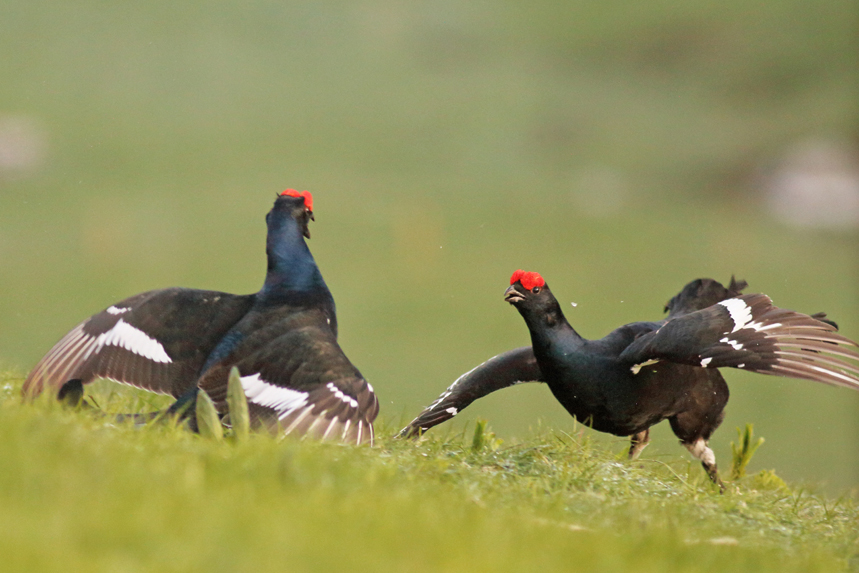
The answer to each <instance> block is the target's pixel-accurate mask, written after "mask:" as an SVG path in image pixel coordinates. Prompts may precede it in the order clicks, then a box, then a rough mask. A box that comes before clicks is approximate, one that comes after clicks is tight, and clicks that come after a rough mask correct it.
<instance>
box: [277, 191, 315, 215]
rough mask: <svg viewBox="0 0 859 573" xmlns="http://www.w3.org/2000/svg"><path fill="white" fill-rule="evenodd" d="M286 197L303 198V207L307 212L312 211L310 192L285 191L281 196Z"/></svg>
mask: <svg viewBox="0 0 859 573" xmlns="http://www.w3.org/2000/svg"><path fill="white" fill-rule="evenodd" d="M283 195H287V196H289V197H304V206H305V207H307V210H308V211H313V195H311V194H310V191H301V192H299V191H296V190H295V189H287V190H286V191H284V192H283V193H281V196H283Z"/></svg>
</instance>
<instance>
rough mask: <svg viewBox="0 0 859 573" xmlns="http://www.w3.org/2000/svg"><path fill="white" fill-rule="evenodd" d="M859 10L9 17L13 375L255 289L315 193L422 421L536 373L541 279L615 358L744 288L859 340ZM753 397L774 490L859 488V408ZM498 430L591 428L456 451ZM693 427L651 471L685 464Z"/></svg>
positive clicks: (2, 241) (820, 396)
mask: <svg viewBox="0 0 859 573" xmlns="http://www.w3.org/2000/svg"><path fill="white" fill-rule="evenodd" d="M856 8H857V7H856V4H855V2H853V1H852V0H849V1H848V0H831V1H829V2H812V1H803V0H786V1H783V2H778V3H775V2H760V1H757V2H748V1H744V2H738V1H728V2H720V3H715V2H712V3H694V4H692V3H687V4H678V3H676V2H665V1H654V2H648V3H646V4H645V3H639V2H631V1H617V0H614V1H606V2H600V3H593V2H555V1H539V0H536V1H532V2H528V3H521V2H467V3H466V2H454V1H426V2H395V1H384V2H381V1H379V2H373V1H350V2H293V3H284V2H274V1H251V2H243V3H233V2H219V1H213V2H184V3H176V2H164V1H150V2H146V3H140V4H127V3H120V4H117V3H110V2H97V1H79V2H74V3H67V2H56V1H39V0H35V1H34V0H28V1H21V0H5V1H4V2H3V3H2V4H0V54H2V58H0V367H3V368H13V369H17V370H18V371H20V373H21V374H24V373H26V371H27V370H28V369H29V368H30V367H31V366H32V365H33V364H34V363H35V361H36V360H37V359H38V358H39V357H40V356H41V355H43V354H44V353H45V352H46V351H47V350H48V348H50V346H51V345H52V344H53V343H54V342H55V341H56V340H58V339H59V338H60V337H61V336H62V335H63V334H64V333H65V332H66V331H67V330H69V329H70V328H71V327H72V326H73V325H74V324H76V323H77V322H79V321H80V320H82V319H83V318H85V317H86V316H88V315H90V314H92V313H94V312H96V311H98V310H100V309H102V308H104V307H105V306H107V305H108V304H110V303H112V302H115V301H117V300H119V299H122V298H124V297H126V296H129V295H131V294H134V293H137V292H141V291H144V290H148V289H153V288H159V287H166V286H174V285H179V286H187V287H198V288H208V289H218V290H225V291H230V292H242V293H245V292H253V291H256V290H257V289H258V288H259V286H260V285H261V283H262V279H263V275H264V271H265V256H264V240H265V237H264V235H265V226H264V222H263V217H264V215H265V213H266V211H267V210H268V209H269V208H270V206H271V203H272V201H273V199H274V197H275V194H276V193H277V192H279V191H281V190H282V189H284V188H286V187H295V188H298V189H309V190H310V191H312V192H313V194H314V198H315V209H316V215H317V222H316V223H315V224H314V225H313V226H312V233H313V239H312V241H311V242H310V246H311V249H312V250H313V252H314V255H315V256H316V259H317V261H318V262H319V264H320V266H321V268H322V271H323V274H324V275H325V278H326V279H327V281H328V284H329V286H330V288H331V290H332V291H333V293H334V296H335V298H336V300H337V303H338V309H339V318H340V328H341V343H342V345H343V347H344V349H345V350H346V352H347V354H348V355H349V356H350V358H351V359H352V361H353V362H354V363H355V364H356V365H357V366H358V367H359V368H360V369H361V370H362V371H363V373H364V374H365V376H366V377H367V378H368V379H369V380H370V381H371V382H372V383H373V385H374V386H375V387H376V389H377V391H378V393H379V395H380V398H381V400H382V413H381V415H382V416H383V417H384V418H386V419H389V420H395V421H397V422H400V423H405V422H407V421H408V420H409V419H411V417H412V416H414V415H415V414H416V413H417V412H418V411H419V410H420V409H421V408H422V407H423V406H425V405H427V404H428V403H429V402H430V401H432V400H433V399H434V398H435V397H436V396H437V395H438V393H439V392H440V391H441V390H443V389H444V388H445V387H447V385H448V384H449V383H450V382H451V381H452V380H453V379H455V377H456V376H458V375H459V374H460V373H462V372H464V371H466V370H468V369H470V368H471V367H473V366H475V365H476V364H478V363H479V362H482V361H483V360H485V359H486V358H488V357H490V356H492V355H494V354H497V353H499V352H501V351H504V350H507V349H509V348H512V347H515V346H521V345H525V344H528V342H529V338H528V333H527V330H526V328H525V325H524V323H523V322H522V320H521V318H520V317H519V315H518V313H516V312H515V310H513V309H512V308H510V307H509V306H508V305H506V304H504V303H503V301H502V296H501V295H502V292H503V291H504V289H505V287H506V286H507V280H508V278H509V276H510V273H511V272H512V271H513V270H515V269H517V268H524V269H526V270H536V271H539V272H541V273H542V274H543V275H544V277H546V279H547V281H548V282H549V284H550V285H551V286H552V288H553V290H554V291H555V293H556V294H557V295H558V296H559V298H560V299H561V300H562V304H563V305H564V306H565V308H566V310H567V315H568V318H569V320H570V322H571V323H572V324H573V325H574V326H575V327H576V328H577V329H578V330H579V332H580V333H582V334H583V335H585V336H588V337H594V338H595V337H601V336H603V335H604V334H606V333H607V332H608V331H609V330H611V329H613V328H614V327H616V326H619V325H621V324H624V323H626V322H630V321H633V320H648V319H658V318H659V317H660V316H661V309H662V305H663V303H664V302H665V301H667V300H668V299H669V298H670V297H671V296H672V295H673V294H675V293H676V292H677V291H678V290H679V289H680V287H682V286H683V285H684V284H685V283H686V282H688V281H689V280H692V279H694V278H697V277H702V276H708V277H713V278H716V279H719V280H722V281H726V280H727V279H728V278H729V277H730V275H731V273H736V274H737V276H738V277H741V278H745V279H746V280H748V281H749V283H750V284H751V288H750V290H751V291H752V292H755V291H759V292H765V293H767V294H769V295H770V296H772V297H773V299H774V300H775V301H776V303H777V304H778V305H779V306H783V307H787V308H793V309H796V310H800V311H805V312H816V311H819V310H826V311H827V312H829V313H830V316H831V317H833V318H834V319H836V320H837V321H839V322H840V323H841V325H842V331H843V333H844V334H846V335H847V336H850V337H852V338H854V339H859V300H857V290H856V287H857V278H859V260H857V246H859V245H857V238H859V233H857V227H856V217H855V216H854V215H855V209H856V205H855V202H856V201H859V199H857V198H856V194H857V193H859V191H857V190H856V188H855V181H856V179H855V178H854V179H851V177H854V176H856V145H857V141H859V108H858V107H857V104H859V73H857V59H856V54H857V53H859V46H857V34H856V24H857V18H856ZM815 177H818V179H815ZM821 178H822V179H821ZM827 178H828V179H827ZM797 181H799V183H797ZM809 181H810V183H809ZM815 181H818V182H819V181H823V183H821V185H823V187H820V188H817V187H814V182H815ZM827 181H828V182H829V183H830V184H829V187H826V185H827V183H826V182H827ZM833 181H834V182H835V183H832V182H833ZM851 181H853V183H851ZM803 182H805V183H808V184H804V183H803ZM839 182H840V183H839ZM845 182H846V183H845ZM839 184H840V185H841V186H840V187H839ZM851 185H853V187H851ZM833 186H834V187H833ZM833 188H834V189H836V191H835V192H834V193H831V194H829V195H827V194H825V193H823V191H820V189H830V190H831V189H833ZM803 189H805V190H806V191H807V190H808V189H811V191H810V195H809V192H806V194H805V195H803V194H802V193H803V192H802V190H803ZM839 189H840V190H842V191H838V190H839ZM845 189H846V191H844V190H845ZM850 189H853V191H854V193H853V194H851V192H850ZM809 196H810V197H811V199H809ZM797 197H800V198H799V199H797ZM802 197H805V198H804V199H803V198H802ZM815 197H816V199H814V198H815ZM803 201H805V202H803ZM818 211H819V212H820V214H817V213H818ZM569 302H576V303H577V304H578V306H577V307H575V308H573V307H572V306H571V305H570V304H569ZM726 377H727V379H728V381H729V384H730V385H731V389H732V393H733V395H732V399H731V402H730V403H729V405H728V416H727V419H726V420H725V423H724V425H723V427H722V429H721V430H720V431H718V432H717V433H716V435H715V437H714V439H713V445H714V449H715V451H716V454H717V457H718V458H719V459H720V460H721V461H722V465H723V467H727V463H728V460H729V452H730V448H729V444H730V441H731V440H735V439H736V435H735V432H734V427H736V426H740V425H743V424H745V423H746V422H753V423H754V424H755V430H756V433H757V434H759V435H762V436H765V437H766V438H767V443H766V445H765V446H764V447H763V448H761V450H760V451H759V453H758V455H757V457H756V458H755V460H754V462H753V466H757V468H758V469H760V468H775V469H776V471H777V472H778V473H779V474H780V475H782V476H783V477H785V478H790V479H801V480H810V481H813V482H822V483H824V484H825V487H828V488H832V489H834V490H843V489H844V488H855V487H857V486H858V485H859V447H857V445H856V436H857V435H859V393H856V392H851V391H849V390H844V389H838V388H830V387H825V386H822V385H818V384H814V383H810V382H805V381H797V380H787V379H778V378H773V377H764V376H754V375H748V374H747V373H742V372H735V371H729V372H726ZM476 416H481V417H484V418H487V419H489V421H490V424H491V426H492V428H493V429H494V430H495V431H496V432H497V433H498V434H499V435H500V436H501V437H503V438H505V439H508V440H516V439H520V440H524V439H527V438H528V436H529V435H530V431H531V428H534V427H536V426H537V425H538V424H543V425H548V426H552V427H558V428H563V429H566V430H570V429H572V428H573V422H572V420H571V418H570V417H569V416H568V415H567V414H566V413H565V412H564V411H563V410H562V409H561V407H560V406H559V405H558V404H557V403H556V402H555V401H554V399H553V398H552V397H551V395H550V393H549V392H548V389H547V388H545V387H541V386H539V385H525V386H521V387H517V388H513V389H510V390H507V391H505V392H502V393H499V394H497V395H493V396H490V397H488V398H487V399H485V400H483V401H481V402H478V403H477V404H475V405H474V406H472V407H471V408H469V409H468V410H467V411H466V412H464V413H463V414H462V416H461V417H460V418H459V419H457V420H455V421H454V423H452V424H449V425H451V426H452V427H453V429H454V430H457V429H460V428H462V426H463V424H464V422H465V421H467V420H473V419H474V417H476ZM664 426H665V427H660V428H659V429H660V431H658V432H656V434H655V441H654V445H652V446H651V448H650V449H649V450H648V451H647V452H646V454H645V455H646V456H650V457H655V456H672V457H677V456H685V455H686V452H685V450H683V449H682V448H680V447H679V446H678V445H677V443H676V440H675V438H674V437H673V436H672V435H671V433H670V430H669V429H668V428H667V425H664ZM437 431H445V428H444V427H441V428H439V429H438V430H437ZM605 441H606V442H607V443H608V444H609V445H610V447H613V448H615V449H616V450H617V451H620V450H622V449H623V448H624V444H623V443H622V442H623V440H620V439H615V438H611V437H607V438H605Z"/></svg>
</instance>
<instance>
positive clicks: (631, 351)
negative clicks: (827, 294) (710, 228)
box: [618, 294, 859, 390]
mask: <svg viewBox="0 0 859 573" xmlns="http://www.w3.org/2000/svg"><path fill="white" fill-rule="evenodd" d="M815 316H816V317H817V318H815V317H812V316H808V315H806V314H802V313H799V312H794V311H792V310H785V309H781V308H778V307H776V306H773V304H772V301H771V300H770V299H769V297H768V296H766V295H763V294H749V295H741V296H737V297H732V298H728V299H726V300H723V301H721V302H719V303H717V304H714V305H713V306H710V307H707V308H705V309H703V310H698V311H695V312H691V313H689V314H685V315H682V316H678V317H677V318H673V319H670V320H668V321H667V322H666V323H665V324H664V325H663V326H662V327H660V328H659V329H658V330H656V331H654V332H651V333H648V334H645V335H642V336H640V337H639V338H638V339H636V340H635V341H634V342H633V343H632V344H630V345H629V346H628V347H627V348H626V349H625V350H624V351H623V353H622V354H621V355H620V357H619V359H618V360H619V361H620V362H621V363H625V364H628V365H630V367H631V368H632V369H633V372H636V370H635V366H636V365H641V364H644V363H648V362H650V361H656V360H668V361H671V362H677V363H681V364H693V365H697V366H701V367H704V368H721V367H725V366H727V367H732V368H742V369H743V370H750V371H752V372H759V373H761V374H771V375H776V376H789V377H793V378H805V379H807V380H815V381H817V382H824V383H827V384H833V385H836V386H844V387H847V388H853V389H854V390H859V367H857V362H859V352H857V350H856V347H857V346H859V345H858V344H857V343H855V342H853V341H852V340H850V339H848V338H846V337H844V336H841V335H839V334H837V333H836V332H835V331H836V327H835V326H834V324H833V323H830V322H823V321H821V320H818V318H821V316H820V315H815Z"/></svg>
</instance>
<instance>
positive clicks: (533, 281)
mask: <svg viewBox="0 0 859 573" xmlns="http://www.w3.org/2000/svg"><path fill="white" fill-rule="evenodd" d="M516 281H519V282H520V283H522V286H523V287H525V289H526V290H531V289H532V288H534V287H541V286H545V284H546V281H544V280H543V277H541V276H540V275H539V273H526V272H525V271H523V270H522V269H519V270H518V271H516V272H515V273H513V276H511V277H510V284H511V285H512V284H515V283H516Z"/></svg>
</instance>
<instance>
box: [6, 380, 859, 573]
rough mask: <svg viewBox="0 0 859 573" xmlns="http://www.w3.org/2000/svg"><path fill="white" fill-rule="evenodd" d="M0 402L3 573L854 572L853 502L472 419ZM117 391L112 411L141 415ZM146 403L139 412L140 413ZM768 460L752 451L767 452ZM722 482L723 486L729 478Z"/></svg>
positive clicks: (858, 542)
mask: <svg viewBox="0 0 859 573" xmlns="http://www.w3.org/2000/svg"><path fill="white" fill-rule="evenodd" d="M20 383H21V380H20V377H17V376H15V375H12V374H9V373H7V374H5V375H4V376H3V379H2V384H3V386H2V391H0V392H2V393H0V468H2V471H0V556H2V559H3V563H4V571H69V570H81V571H109V572H117V571H135V572H136V571H159V572H169V571H182V572H195V571H201V572H216V571H230V572H235V571H254V572H264V571H332V570H344V569H345V570H352V571H487V572H488V571H522V570H539V569H546V570H567V571H606V572H613V571H629V570H630V567H634V569H635V570H636V571H643V572H661V573H665V572H670V571H684V572H685V571H755V572H767V571H779V572H790V571H797V572H799V571H802V572H809V571H851V570H852V571H855V570H856V568H857V566H859V563H857V561H859V505H857V500H856V499H855V498H854V497H848V496H844V497H841V498H839V499H831V498H827V497H825V496H821V495H815V494H813V493H809V492H808V491H806V490H804V489H802V488H797V487H791V486H788V485H785V484H784V482H782V481H781V480H780V479H778V477H776V476H775V475H774V474H773V473H771V472H763V473H756V474H752V475H749V477H746V478H744V479H741V480H738V481H734V482H731V483H730V484H729V487H728V492H727V493H726V494H724V495H719V494H718V493H717V491H716V490H715V488H714V487H713V486H711V485H710V483H709V482H708V481H707V480H706V478H705V476H704V473H703V471H702V470H701V469H700V468H699V467H698V465H697V464H692V463H691V462H688V461H686V460H685V459H683V458H681V457H680V456H679V455H678V456H677V457H672V458H664V459H653V458H648V457H647V455H646V454H645V456H644V458H645V459H643V460H640V461H638V462H634V463H630V462H627V461H625V460H623V452H622V451H620V448H618V447H614V448H611V447H609V448H607V447H605V446H604V445H601V444H596V443H594V442H592V441H591V439H590V437H589V436H590V433H589V432H588V431H582V430H581V428H579V429H578V430H577V431H574V432H572V433H565V432H559V431H552V430H544V431H541V432H539V433H538V434H537V435H535V436H534V437H533V438H531V439H529V440H526V441H523V442H513V443H506V442H505V443H501V442H500V440H498V439H497V438H495V437H494V436H493V435H492V433H491V431H490V430H489V429H487V428H485V427H484V426H481V430H480V433H479V437H478V438H475V437H474V436H473V435H472V433H473V432H472V431H471V428H469V429H468V431H466V432H463V433H446V432H445V431H444V427H442V428H439V429H438V430H436V431H434V432H431V433H430V434H428V435H427V436H425V437H424V438H423V439H422V440H421V441H420V442H417V443H415V442H410V441H401V440H395V439H392V438H389V437H387V436H390V435H392V434H393V433H394V430H395V429H396V428H395V427H390V426H389V427H383V428H380V431H379V432H378V435H380V436H381V438H380V439H379V440H378V442H377V444H376V446H375V447H373V448H366V447H365V448H351V447H343V446H336V445H330V444H320V443H313V442H299V441H294V440H276V439H273V438H271V437H270V436H268V435H259V434H252V435H251V436H250V439H248V440H244V441H240V442H233V441H230V440H226V441H225V440H220V441H219V440H212V439H205V438H202V437H200V436H197V435H193V434H191V433H189V432H187V431H185V430H183V429H182V428H175V427H170V426H166V425H164V424H155V425H150V426H147V427H144V428H139V429H135V428H132V427H128V426H122V425H116V424H113V423H111V422H110V421H109V420H108V419H106V418H103V417H99V416H96V415H94V414H93V413H91V412H87V411H69V410H66V409H63V408H61V407H59V406H58V405H57V404H54V403H52V402H51V401H49V400H40V401H37V402H36V403H35V404H22V402H21V401H20V399H19V397H18V392H19V389H20ZM136 400H137V398H135V397H132V396H130V395H129V394H126V393H117V394H114V395H113V397H112V398H111V399H110V406H111V407H115V408H118V409H122V408H131V407H137V406H141V404H140V403H139V402H136ZM148 407H149V406H146V407H144V409H146V408H148ZM764 449H765V448H764ZM725 477H727V476H725Z"/></svg>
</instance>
